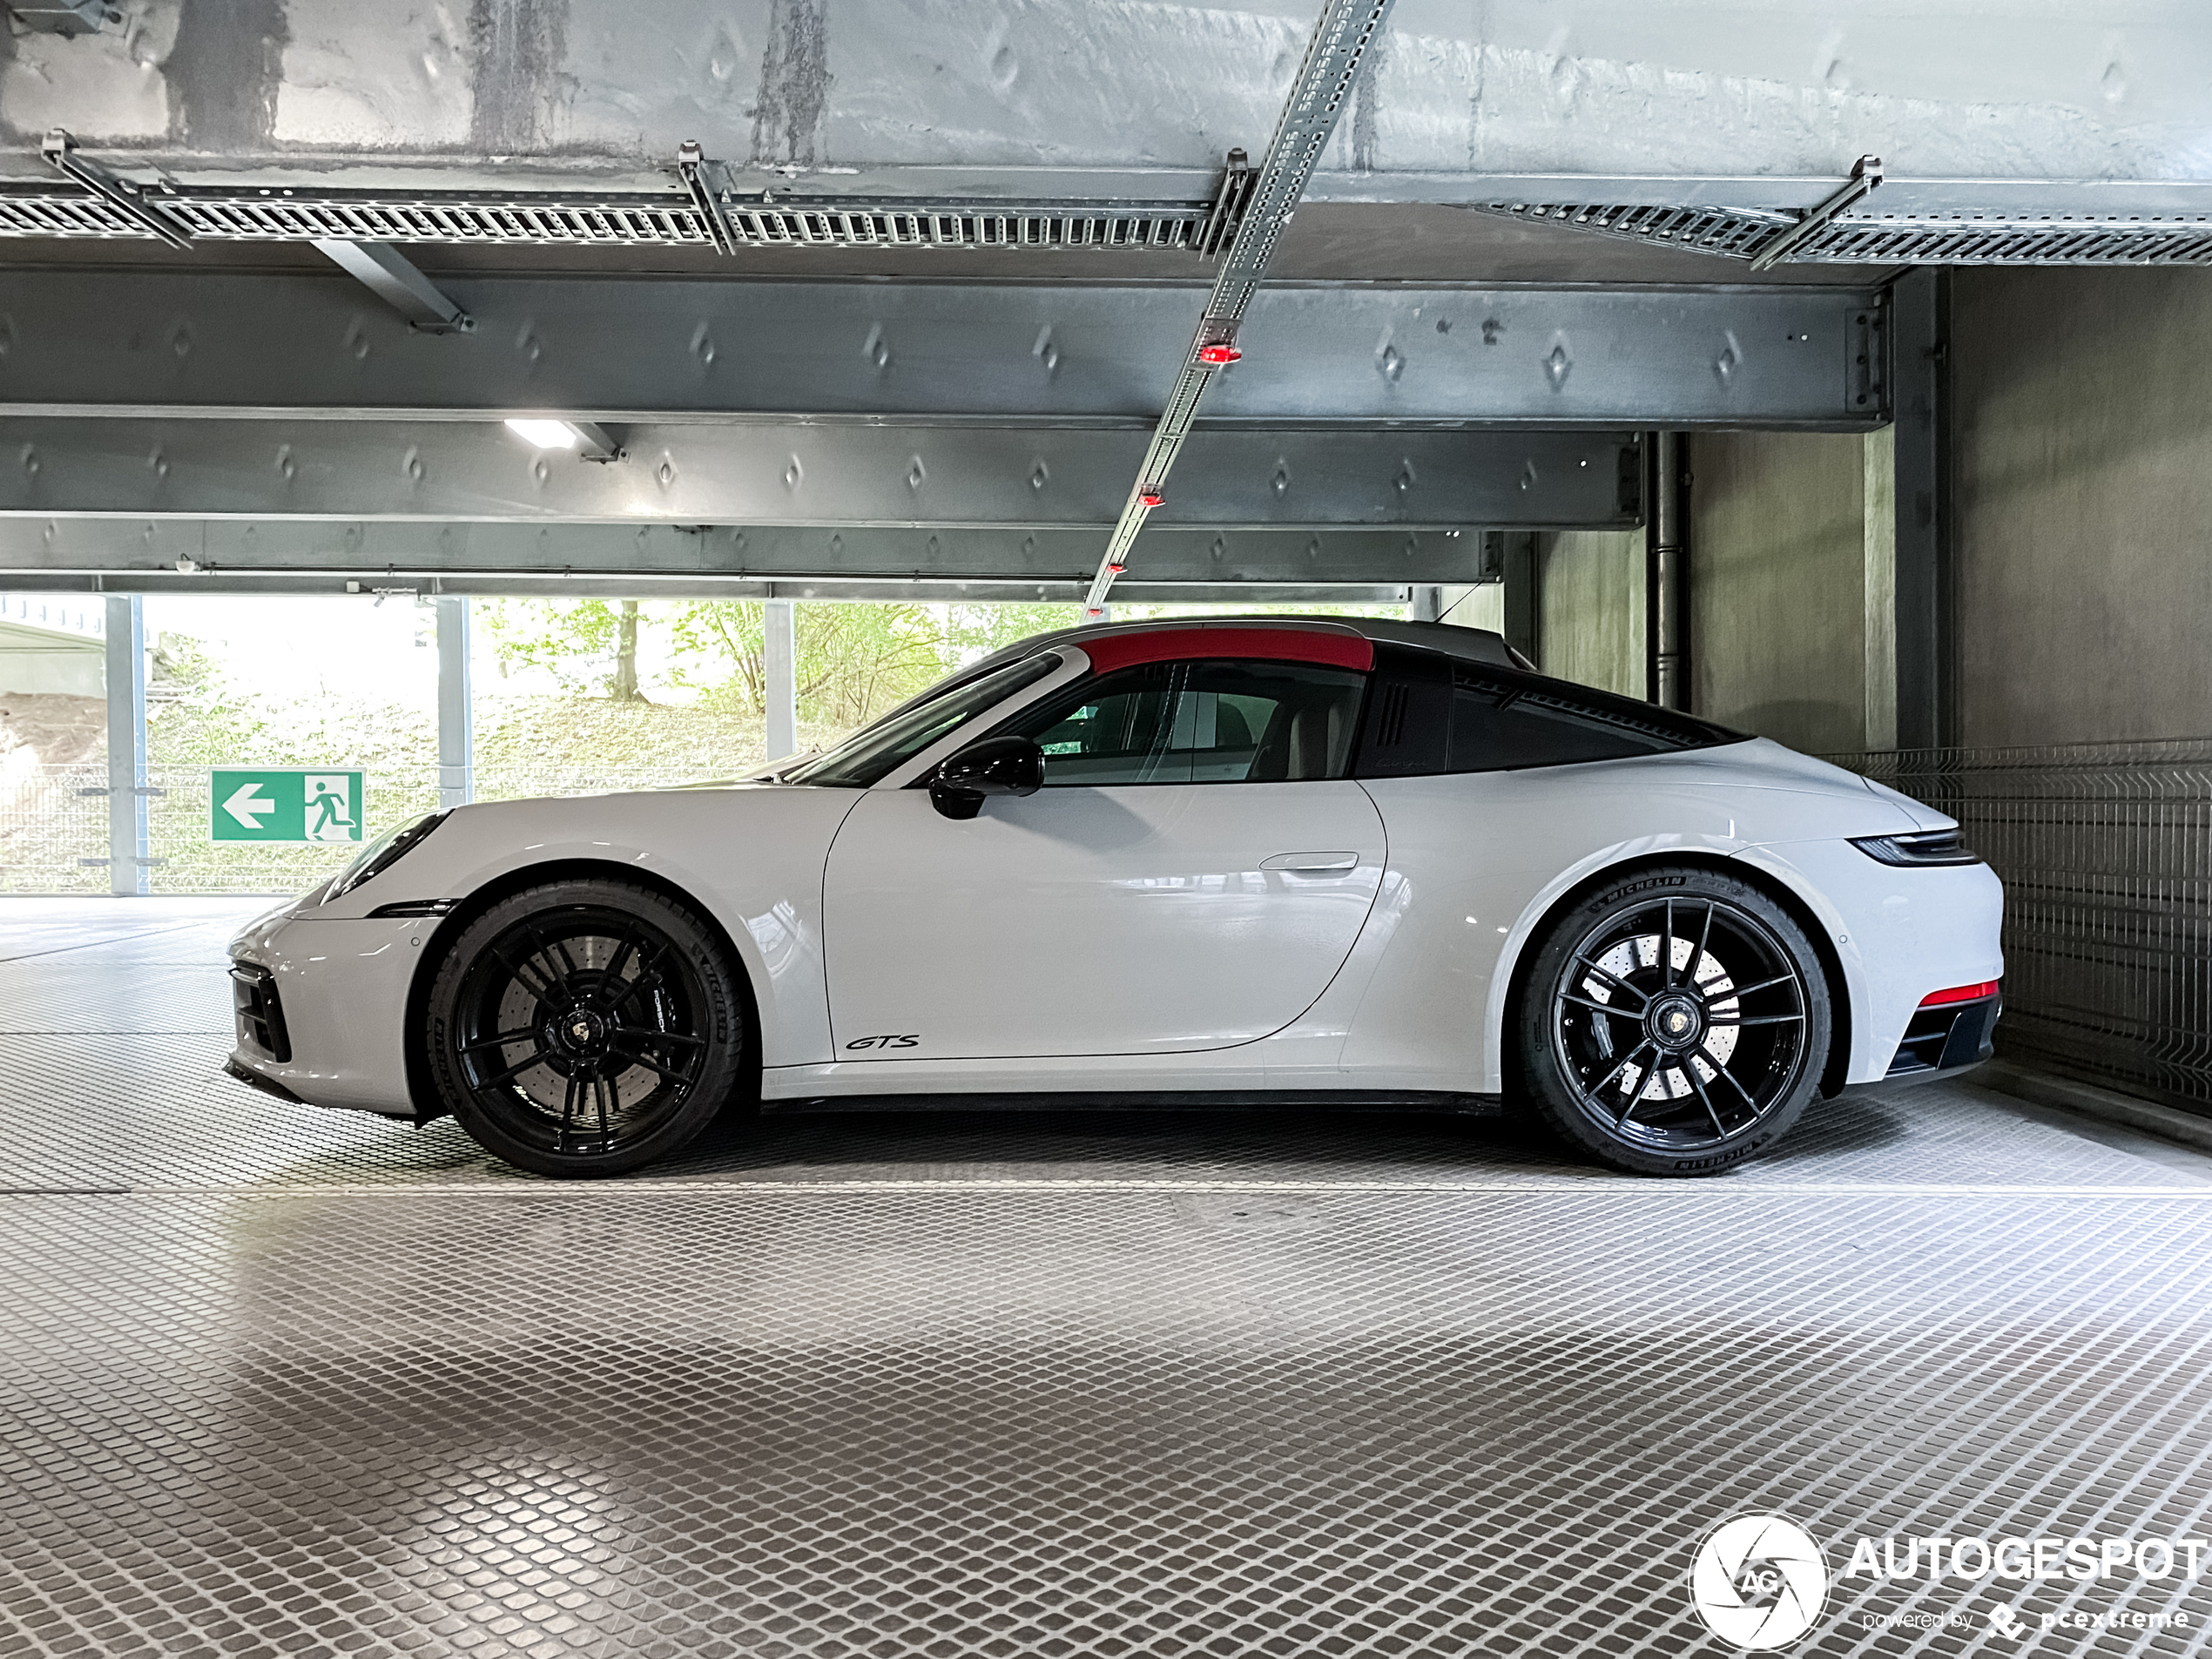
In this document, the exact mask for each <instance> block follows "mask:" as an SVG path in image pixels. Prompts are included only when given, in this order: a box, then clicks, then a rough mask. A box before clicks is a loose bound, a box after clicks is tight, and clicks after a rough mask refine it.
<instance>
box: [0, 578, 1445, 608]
mask: <svg viewBox="0 0 2212 1659" xmlns="http://www.w3.org/2000/svg"><path fill="white" fill-rule="evenodd" d="M1088 587H1089V583H1085V582H988V581H978V582H933V581H926V580H907V581H900V580H897V579H895V578H893V577H854V578H852V579H849V580H847V579H843V578H838V577H803V578H802V577H772V578H764V577H721V576H716V577H691V578H686V579H685V581H683V582H679V583H671V582H658V581H652V580H650V579H648V578H644V577H619V576H594V577H563V576H543V575H539V576H499V577H487V576H446V575H442V574H440V573H438V572H435V571H397V572H390V573H381V574H379V575H376V576H374V577H369V578H352V577H339V576H331V575H322V574H314V573H306V574H288V575H279V576H233V575H217V576H214V577H209V578H207V579H205V580H203V579H202V578H200V577H197V576H179V575H178V574H177V573H176V572H175V571H174V570H166V571H164V570H147V571H124V572H118V573H99V574H92V575H85V574H73V575H66V576H58V577H29V576H25V575H24V574H23V573H22V572H19V571H14V570H0V593H19V592H20V593H57V592H59V593H106V594H123V593H166V594H211V595H212V594H223V595H228V596H233V597H241V598H246V597H254V596H257V595H258V596H260V597H280V596H284V595H315V596H320V597H341V596H344V597H353V596H356V595H365V596H368V597H380V598H381V597H389V596H394V595H398V596H402V597H421V598H432V597H482V598H489V599H528V598H537V599H583V598H594V599H804V600H806V601H809V602H820V601H829V602H835V603H862V602H868V601H876V600H891V601H894V602H896V603H900V604H1065V605H1073V604H1081V603H1082V597H1083V594H1084V592H1085V590H1087V589H1088ZM1413 591H1414V590H1413V588H1412V587H1408V586H1405V585H1399V584H1389V583H1383V584H1374V583H1368V584H1359V583H1337V584H1329V583H1261V582H1253V583H1242V584H1238V583H1190V582H1124V583H1122V584H1121V585H1120V586H1119V587H1117V588H1116V589H1115V590H1114V597H1115V598H1116V602H1117V603H1120V604H1179V605H1182V604H1208V605H1214V604H1218V605H1286V604H1317V605H1318V604H1327V605H1345V604H1368V605H1402V604H1406V603H1407V602H1408V599H1409V597H1411V595H1412V594H1413Z"/></svg>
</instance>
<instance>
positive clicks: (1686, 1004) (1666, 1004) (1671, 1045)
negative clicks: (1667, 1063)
mask: <svg viewBox="0 0 2212 1659" xmlns="http://www.w3.org/2000/svg"><path fill="white" fill-rule="evenodd" d="M1645 1027H1646V1028H1647V1029H1648V1030H1649V1032H1650V1034H1651V1040H1652V1041H1653V1042H1656V1043H1657V1044H1658V1045H1659V1046H1660V1047H1661V1048H1662V1049H1676V1050H1685V1049H1694V1048H1696V1046H1697V1044H1698V1042H1699V1041H1700V1040H1701V1039H1702V1038H1703V1036H1704V1035H1705V1009H1704V1006H1703V1004H1702V1003H1701V1002H1699V1001H1698V1000H1697V999H1696V997H1694V996H1684V995H1675V996H1662V997H1661V998H1659V999H1658V1000H1657V1001H1655V1002H1653V1003H1652V1005H1651V1010H1650V1012H1649V1015H1646V1017H1645Z"/></svg>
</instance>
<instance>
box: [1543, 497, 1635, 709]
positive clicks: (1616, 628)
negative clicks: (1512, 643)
mask: <svg viewBox="0 0 2212 1659" xmlns="http://www.w3.org/2000/svg"><path fill="white" fill-rule="evenodd" d="M1536 604H1537V624H1536V663H1537V666H1539V667H1540V668H1541V669H1542V670H1543V671H1544V672H1545V673H1547V674H1556V675H1557V676H1558V677H1559V678H1561V679H1565V680H1574V681H1575V682H1577V683H1578V684H1581V685H1595V686H1597V687H1599V688H1600V689H1602V690H1604V691H1619V692H1622V694H1624V695H1626V696H1629V697H1642V695H1643V693H1644V683H1643V682H1644V671H1643V532H1642V530H1570V531H1568V532H1567V533H1565V534H1564V535H1561V536H1555V537H1553V538H1551V545H1550V547H1549V549H1548V550H1547V551H1546V552H1545V554H1544V556H1543V559H1542V565H1541V572H1540V574H1539V576H1538V577H1537V583H1536Z"/></svg>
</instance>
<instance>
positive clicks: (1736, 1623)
mask: <svg viewBox="0 0 2212 1659" xmlns="http://www.w3.org/2000/svg"><path fill="white" fill-rule="evenodd" d="M1689 1602H1690V1605H1691V1606H1692V1607H1694V1608H1696V1609H1697V1616H1698V1617H1699V1618H1701V1619H1703V1621H1704V1622H1705V1628H1706V1629H1709V1630H1710V1631H1711V1632H1712V1633H1713V1634H1714V1635H1716V1636H1718V1637H1719V1638H1720V1639H1721V1640H1722V1641H1723V1642H1727V1643H1728V1644H1729V1645H1730V1647H1734V1648H1742V1649H1745V1650H1746V1651H1748V1652H1751V1653H1769V1652H1771V1651H1773V1650H1774V1649H1777V1648H1786V1647H1788V1646H1789V1645H1790V1644H1791V1642H1795V1641H1796V1640H1797V1638H1798V1637H1799V1636H1802V1635H1804V1633H1805V1632H1806V1631H1808V1630H1810V1629H1812V1626H1813V1621H1814V1620H1816V1619H1817V1618H1818V1617H1819V1616H1820V1609H1821V1608H1824V1607H1825V1606H1827V1604H1828V1558H1827V1557H1826V1556H1825V1555H1824V1554H1822V1553H1821V1548H1820V1545H1819V1544H1818V1543H1817V1541H1815V1540H1814V1538H1813V1535H1812V1534H1811V1533H1809V1532H1807V1531H1806V1530H1805V1529H1804V1527H1800V1526H1799V1525H1797V1522H1796V1521H1791V1520H1790V1519H1788V1518H1787V1517H1786V1516H1783V1515H1738V1516H1737V1517H1736V1519H1735V1520H1733V1521H1723V1522H1721V1524H1720V1525H1719V1526H1717V1527H1714V1528H1713V1530H1712V1531H1711V1532H1710V1533H1708V1534H1705V1541H1704V1542H1703V1543H1702V1544H1700V1545H1699V1546H1698V1547H1697V1557H1696V1561H1693V1562H1692V1563H1691V1564H1690V1568H1689Z"/></svg>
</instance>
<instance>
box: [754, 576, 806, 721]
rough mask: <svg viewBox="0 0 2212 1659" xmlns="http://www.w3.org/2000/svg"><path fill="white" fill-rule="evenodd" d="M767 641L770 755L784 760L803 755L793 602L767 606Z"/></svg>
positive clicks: (779, 601)
mask: <svg viewBox="0 0 2212 1659" xmlns="http://www.w3.org/2000/svg"><path fill="white" fill-rule="evenodd" d="M766 610H767V613H768V615H767V626H766V630H765V632H766V638H765V642H764V649H763V651H762V652H761V656H762V658H763V661H762V664H761V666H762V668H763V669H764V670H765V674H764V676H763V678H765V682H766V684H765V691H766V694H767V702H768V734H767V741H768V752H767V753H766V754H765V755H764V756H763V757H762V759H767V760H780V759H783V758H784V757H785V756H786V755H789V754H796V753H798V752H799V637H798V636H799V629H798V619H797V617H796V616H795V615H794V614H793V607H792V601H791V600H789V599H771V600H769V601H768V603H767V606H766Z"/></svg>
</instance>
